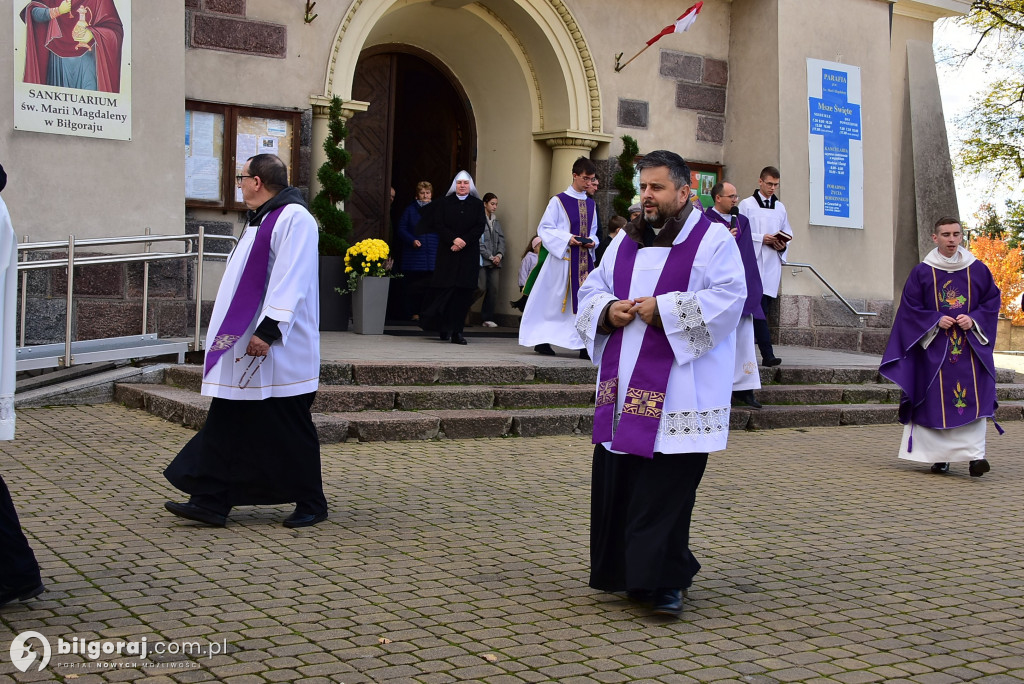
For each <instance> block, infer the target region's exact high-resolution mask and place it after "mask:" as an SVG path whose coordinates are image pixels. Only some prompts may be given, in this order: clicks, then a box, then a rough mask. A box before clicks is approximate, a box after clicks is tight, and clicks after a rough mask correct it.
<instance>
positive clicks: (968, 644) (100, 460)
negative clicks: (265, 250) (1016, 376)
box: [0, 404, 1024, 684]
mask: <svg viewBox="0 0 1024 684" xmlns="http://www.w3.org/2000/svg"><path fill="white" fill-rule="evenodd" d="M1006 427H1007V428H1008V430H1007V434H1006V435H1003V436H1001V437H996V436H995V431H994V429H990V431H989V433H990V436H989V458H990V461H991V462H992V467H993V469H992V472H991V473H989V474H988V475H986V476H984V477H982V478H971V477H969V476H968V475H967V472H966V466H964V465H956V466H954V467H953V472H952V473H951V474H950V475H947V476H938V475H931V474H930V473H928V472H927V469H926V468H924V467H922V466H918V465H914V464H909V463H904V462H900V461H898V460H897V459H896V458H895V456H894V452H895V449H896V445H897V441H898V436H899V431H900V428H899V427H898V426H872V427H842V428H812V429H780V430H773V431H771V432H752V433H734V434H733V435H732V436H731V438H730V448H729V450H728V451H727V452H723V453H719V454H714V455H712V457H711V462H710V466H709V468H708V472H707V475H706V476H705V480H704V482H703V484H702V485H701V488H700V491H699V494H698V501H697V508H696V511H695V515H694V538H693V540H692V547H693V549H694V552H695V553H696V554H697V556H698V558H700V560H701V562H702V563H703V569H702V571H701V573H700V574H699V575H698V576H697V578H696V581H695V584H694V586H693V588H692V589H691V590H690V592H689V595H688V597H687V599H686V600H685V611H684V613H683V615H682V618H681V619H679V620H671V619H663V618H656V617H653V616H649V615H647V614H646V612H645V611H644V609H642V608H639V607H636V606H634V605H632V604H630V603H628V602H626V601H625V600H624V599H623V598H621V597H619V596H615V595H609V594H604V593H600V592H596V591H594V590H592V589H590V588H588V587H587V586H586V581H587V571H588V562H587V545H588V537H587V535H588V521H587V515H588V508H589V487H588V482H589V461H590V458H589V456H590V451H591V449H590V444H589V440H588V439H586V438H584V437H580V436H567V437H544V438H532V439H481V440H467V441H458V442H452V441H443V442H436V441H435V442H405V443H401V442H397V443H396V442H390V443H372V444H337V445H330V446H325V447H324V449H323V460H324V474H325V484H326V490H327V494H328V498H329V499H330V501H331V504H332V513H331V517H330V520H329V521H327V522H325V523H323V524H321V525H319V526H317V527H315V528H311V529H303V530H288V529H286V528H284V527H282V526H281V525H280V521H281V520H282V519H283V518H284V517H285V516H286V515H287V514H288V513H289V512H290V511H289V510H288V507H283V506H282V507H272V506H267V507H251V508H242V509H237V510H236V512H235V513H234V514H233V516H232V521H231V524H230V525H229V526H228V527H227V528H225V529H219V528H207V527H202V526H198V525H195V524H191V523H188V522H185V521H182V520H179V519H177V518H174V517H172V516H171V515H169V514H168V513H166V512H165V511H164V510H163V508H162V504H163V502H164V501H165V500H166V499H168V498H179V495H177V494H176V493H175V492H174V491H173V490H172V489H171V487H170V486H169V485H168V484H167V483H166V481H165V480H164V479H163V477H162V476H161V470H162V469H163V467H164V466H165V465H166V463H167V462H168V461H169V460H170V459H171V458H172V456H173V455H174V454H175V453H176V451H177V449H178V448H179V447H180V446H181V445H182V444H184V442H185V441H186V440H187V439H189V438H190V437H191V436H192V434H194V433H193V432H192V431H191V430H188V429H186V428H183V427H180V426H175V425H172V424H170V423H168V422H165V421H163V420H160V419H158V418H155V417H153V416H150V415H148V414H145V413H143V412H141V411H133V410H128V409H125V408H123V407H120V406H116V405H112V404H105V405H97V406H77V407H75V406H72V407H60V408H44V409H25V410H21V411H19V414H18V439H17V440H16V441H14V442H4V443H0V472H3V474H4V477H5V478H6V479H7V480H8V484H9V485H10V487H11V489H12V491H13V493H14V495H15V500H16V504H17V506H18V508H19V511H20V513H21V515H22V522H23V524H24V526H25V527H26V529H27V530H28V532H29V535H30V538H31V540H32V543H33V545H34V547H35V549H36V553H37V555H38V557H39V559H40V561H41V564H42V567H43V575H44V578H45V581H46V583H47V587H48V592H47V593H46V594H44V595H43V596H42V597H41V598H40V600H36V601H33V602H31V603H29V604H16V605H14V606H9V607H7V608H5V609H3V610H2V611H0V682H2V683H7V682H15V681H16V682H29V681H68V682H75V684H87V683H89V684H91V683H92V682H99V681H139V682H153V683H160V684H163V683H168V684H170V683H172V682H201V681H218V682H230V683H232V684H247V683H249V682H286V681H305V682H318V683H319V682H345V683H346V684H355V683H357V682H438V683H440V682H455V681H474V682H494V683H496V684H498V683H502V684H503V683H505V682H510V683H511V682H570V683H576V682H630V681H632V682H726V681H735V682H751V683H755V684H760V683H769V682H817V681H822V682H824V681H829V682H842V683H845V684H859V683H861V682H915V683H918V684H944V683H946V682H957V681H975V682H984V683H986V684H1002V683H1005V682H1020V681H1024V564H1022V563H1021V555H1020V546H1021V541H1022V534H1021V526H1020V514H1021V510H1022V509H1024V506H1022V504H1024V487H1022V486H1021V485H1022V482H1024V463H1022V461H1021V457H1020V446H1019V445H1020V434H1021V431H1022V428H1021V427H1019V426H1018V425H1015V424H1014V425H1009V426H1006ZM24 630H36V631H38V632H40V633H42V634H43V635H45V636H46V637H48V639H49V640H50V641H52V642H54V643H56V639H57V638H58V637H59V638H63V639H65V640H66V641H71V639H72V638H73V637H78V638H79V639H82V638H85V639H88V640H99V639H106V640H115V639H122V640H140V639H141V638H142V637H146V638H147V640H148V643H149V644H153V643H156V642H171V643H174V644H180V643H183V642H184V641H187V640H202V641H214V642H218V643H220V644H224V643H225V642H226V644H227V652H226V653H224V654H218V655H214V656H212V657H205V656H204V657H184V658H181V657H179V659H178V660H174V659H169V658H168V657H167V656H164V657H162V658H157V659H156V662H155V663H153V664H150V665H146V666H139V665H135V666H125V667H113V665H114V664H116V663H131V662H134V660H133V659H132V658H129V657H126V656H123V657H122V659H121V660H111V658H112V657H113V656H103V657H102V658H101V659H100V662H102V663H105V664H106V665H107V667H100V666H99V664H98V663H97V662H93V661H91V660H90V659H89V658H87V657H84V656H81V655H61V654H54V655H53V659H52V661H51V662H50V664H49V665H48V666H47V667H46V669H44V670H43V671H41V672H39V671H35V670H30V672H29V673H24V674H23V673H20V672H17V671H16V670H15V669H14V667H13V666H12V664H11V661H10V659H9V658H8V649H9V646H10V642H11V640H12V639H13V638H14V635H16V634H18V633H20V632H22V631H24Z"/></svg>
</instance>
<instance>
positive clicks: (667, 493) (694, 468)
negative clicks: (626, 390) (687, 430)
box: [590, 444, 708, 591]
mask: <svg viewBox="0 0 1024 684" xmlns="http://www.w3.org/2000/svg"><path fill="white" fill-rule="evenodd" d="M707 463H708V455H707V454H661V453H655V454H654V458H642V457H640V456H634V455H632V454H615V453H612V452H610V451H608V450H607V449H605V448H604V447H603V446H601V445H600V444H598V445H597V446H596V447H595V448H594V463H593V472H592V474H591V476H592V492H591V501H590V566H591V568H590V586H591V587H593V588H594V589H600V590H601V591H627V590H640V589H649V590H655V589H686V588H687V587H689V586H690V584H691V583H692V582H693V577H694V575H696V574H697V572H698V571H699V570H700V563H699V562H698V561H697V559H696V558H695V557H694V555H693V553H691V552H690V516H691V514H692V512H693V506H694V503H695V501H696V498H697V486H698V485H699V484H700V480H701V478H702V477H703V476H704V469H705V467H706V466H707Z"/></svg>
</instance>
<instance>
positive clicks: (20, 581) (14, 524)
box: [0, 476, 42, 589]
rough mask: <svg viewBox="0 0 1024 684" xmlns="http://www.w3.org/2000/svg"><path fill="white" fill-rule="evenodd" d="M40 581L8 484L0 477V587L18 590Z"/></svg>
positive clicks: (36, 564) (34, 559) (33, 556)
mask: <svg viewBox="0 0 1024 684" xmlns="http://www.w3.org/2000/svg"><path fill="white" fill-rule="evenodd" d="M41 582H42V578H41V577H40V575H39V563H37V562H36V556H35V554H34V553H32V547H31V546H29V545H28V539H26V538H25V533H24V532H22V531H21V522H20V521H19V520H18V512H17V511H16V510H15V509H14V501H12V500H11V492H10V490H8V489H7V483H6V482H4V478H3V477H2V476H0V587H6V588H12V589H21V588H23V587H34V586H36V585H38V584H40V583H41Z"/></svg>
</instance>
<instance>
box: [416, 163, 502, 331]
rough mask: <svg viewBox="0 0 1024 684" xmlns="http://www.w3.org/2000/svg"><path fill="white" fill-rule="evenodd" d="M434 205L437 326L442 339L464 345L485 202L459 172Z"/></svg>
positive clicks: (477, 271) (477, 266) (462, 172)
mask: <svg viewBox="0 0 1024 684" xmlns="http://www.w3.org/2000/svg"><path fill="white" fill-rule="evenodd" d="M433 204H434V205H436V206H434V207H433V211H431V212H430V217H429V221H430V232H432V233H436V234H437V237H438V241H437V262H436V264H435V265H434V280H433V286H434V288H435V289H436V290H437V291H438V298H437V302H436V304H437V305H438V307H439V308H438V311H437V318H438V321H437V326H438V328H439V329H440V331H441V339H442V340H447V339H451V341H452V342H453V343H454V344H466V338H465V337H463V335H462V329H463V326H464V325H465V324H466V315H467V314H468V313H469V307H470V306H472V304H473V295H474V294H475V292H476V284H477V277H478V274H479V273H480V246H479V245H480V236H481V235H483V232H484V225H485V224H486V223H487V218H486V216H485V215H484V203H483V202H482V201H481V200H480V195H479V193H477V190H476V185H475V184H474V183H473V177H472V176H470V175H469V173H468V172H466V171H459V173H458V175H456V176H455V180H454V181H452V186H451V188H450V189H449V190H448V194H447V195H446V196H445V198H444V199H442V200H440V201H435V202H434V203H433ZM424 220H427V219H424Z"/></svg>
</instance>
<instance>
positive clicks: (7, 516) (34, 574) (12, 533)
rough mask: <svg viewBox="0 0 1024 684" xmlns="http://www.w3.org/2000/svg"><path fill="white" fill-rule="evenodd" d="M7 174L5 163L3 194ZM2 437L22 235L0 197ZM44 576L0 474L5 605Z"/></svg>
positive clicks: (11, 418) (9, 406)
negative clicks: (16, 234)
mask: <svg viewBox="0 0 1024 684" xmlns="http://www.w3.org/2000/svg"><path fill="white" fill-rule="evenodd" d="M6 185H7V173H6V172H5V171H4V167H3V166H0V192H2V191H3V189H4V187H5V186H6ZM0 287H2V288H3V291H2V292H0V326H2V327H0V332H2V334H3V337H2V339H0V354H2V356H0V441H10V440H13V439H14V428H15V414H14V384H15V357H16V353H15V335H16V330H15V326H16V325H17V323H16V320H17V317H16V316H15V310H16V308H17V303H18V239H17V237H16V236H15V234H14V226H13V225H11V215H10V214H9V213H8V211H7V205H6V204H5V203H4V201H3V199H2V198H0ZM44 590H45V587H44V586H43V580H42V576H41V575H40V573H39V563H38V562H37V561H36V557H35V554H34V553H32V547H31V546H29V543H28V539H26V538H25V533H24V532H23V531H22V529H21V522H20V520H19V519H18V511H17V510H16V509H15V508H14V501H13V500H12V499H11V492H10V490H9V489H8V488H7V483H6V482H5V481H4V478H3V476H0V608H2V607H3V606H5V605H7V604H8V603H11V602H12V601H27V600H29V599H33V598H35V597H36V596H39V595H40V594H42V593H43V591H44Z"/></svg>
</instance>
